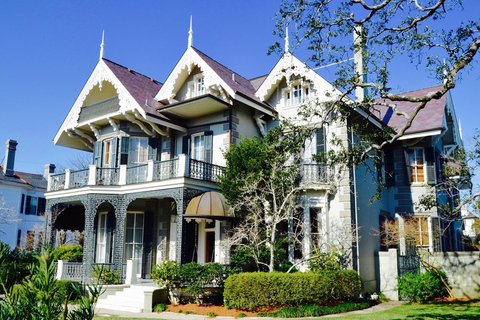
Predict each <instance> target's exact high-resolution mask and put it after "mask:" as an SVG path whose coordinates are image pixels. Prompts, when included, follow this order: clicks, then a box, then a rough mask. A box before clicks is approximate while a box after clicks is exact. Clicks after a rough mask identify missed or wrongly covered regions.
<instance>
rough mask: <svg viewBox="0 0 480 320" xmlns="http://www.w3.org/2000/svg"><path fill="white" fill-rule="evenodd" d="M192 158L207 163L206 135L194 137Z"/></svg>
mask: <svg viewBox="0 0 480 320" xmlns="http://www.w3.org/2000/svg"><path fill="white" fill-rule="evenodd" d="M192 158H193V159H195V160H200V161H205V135H203V134H199V135H195V136H192Z"/></svg>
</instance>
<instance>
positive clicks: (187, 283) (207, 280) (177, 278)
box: [151, 261, 234, 304]
mask: <svg viewBox="0 0 480 320" xmlns="http://www.w3.org/2000/svg"><path fill="white" fill-rule="evenodd" d="M233 272H234V270H233V269H231V268H230V267H227V266H224V265H221V264H219V263H207V264H205V265H201V264H199V263H196V262H189V263H186V264H184V265H179V264H178V263H177V262H175V261H165V262H163V263H161V264H158V265H155V267H154V268H153V271H152V273H151V277H152V279H154V280H155V282H156V283H157V284H158V285H160V286H165V287H166V289H167V292H168V296H169V300H170V302H171V303H172V304H178V303H180V301H179V297H178V294H176V293H175V291H176V290H178V289H180V288H186V289H185V291H186V292H187V293H190V294H192V295H193V297H194V299H195V302H196V303H197V304H202V303H203V298H204V296H205V294H206V288H207V287H208V286H210V287H216V288H221V289H223V286H224V283H225V279H226V278H227V277H228V276H229V275H230V274H232V273H233Z"/></svg>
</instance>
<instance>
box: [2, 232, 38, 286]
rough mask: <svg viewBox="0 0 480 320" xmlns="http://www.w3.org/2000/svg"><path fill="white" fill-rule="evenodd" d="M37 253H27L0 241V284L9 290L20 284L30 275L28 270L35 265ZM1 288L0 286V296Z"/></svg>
mask: <svg viewBox="0 0 480 320" xmlns="http://www.w3.org/2000/svg"><path fill="white" fill-rule="evenodd" d="M37 255H38V253H37V252H29V251H23V250H19V249H18V248H15V249H13V250H11V249H10V246H8V245H7V244H5V243H3V242H1V241H0V282H1V283H2V284H3V285H4V286H5V289H7V290H9V289H10V288H12V287H13V286H14V285H15V284H20V283H22V281H23V279H25V278H26V277H27V276H28V275H29V274H30V269H31V267H32V266H33V265H35V264H36V263H37V259H36V256H37ZM2 293H4V292H3V286H0V294H2Z"/></svg>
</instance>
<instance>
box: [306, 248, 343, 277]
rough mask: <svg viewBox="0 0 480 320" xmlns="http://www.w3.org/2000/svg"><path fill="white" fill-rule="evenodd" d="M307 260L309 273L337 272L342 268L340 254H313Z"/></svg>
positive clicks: (330, 252) (331, 252) (333, 252)
mask: <svg viewBox="0 0 480 320" xmlns="http://www.w3.org/2000/svg"><path fill="white" fill-rule="evenodd" d="M312 257H313V258H311V259H310V260H309V263H310V267H309V269H310V271H312V272H323V271H338V270H341V269H342V267H343V262H342V261H343V259H342V254H341V253H339V252H336V251H327V252H320V251H319V252H314V253H313V254H312Z"/></svg>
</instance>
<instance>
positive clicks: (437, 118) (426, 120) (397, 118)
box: [373, 85, 447, 134]
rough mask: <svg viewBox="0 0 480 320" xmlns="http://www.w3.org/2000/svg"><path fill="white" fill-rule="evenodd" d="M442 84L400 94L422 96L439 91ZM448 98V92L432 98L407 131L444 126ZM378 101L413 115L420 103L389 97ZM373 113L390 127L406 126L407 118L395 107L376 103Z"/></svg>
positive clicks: (421, 130)
mask: <svg viewBox="0 0 480 320" xmlns="http://www.w3.org/2000/svg"><path fill="white" fill-rule="evenodd" d="M441 87H442V86H441V85H438V86H433V87H428V88H423V89H418V90H414V91H409V92H403V93H401V94H400V95H405V96H410V97H422V96H425V95H427V94H428V93H430V92H433V91H437V90H439V89H440V88H441ZM446 100H447V94H444V95H443V96H442V97H441V98H440V99H433V100H430V101H429V102H428V103H427V105H426V106H425V108H423V109H422V110H420V111H419V112H418V114H417V116H416V117H415V119H414V120H413V122H412V125H411V127H410V128H408V129H407V130H406V132H405V133H409V134H411V133H417V132H424V131H431V130H437V129H441V128H443V117H444V113H445V105H446ZM376 101H378V102H380V101H381V102H386V103H388V104H395V105H396V107H397V109H398V111H401V112H405V113H406V114H408V115H411V114H412V112H413V110H414V109H415V107H416V106H418V104H419V103H413V102H407V101H395V102H392V101H390V100H388V99H377V100H376ZM373 114H374V115H375V116H377V117H378V118H379V119H380V120H382V121H383V123H385V124H386V125H388V126H389V127H391V128H393V129H395V130H399V129H401V128H403V126H405V124H406V123H407V120H406V119H405V117H404V116H403V115H396V114H395V113H394V112H393V109H392V108H390V107H386V106H380V105H376V106H375V110H374V111H373Z"/></svg>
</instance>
